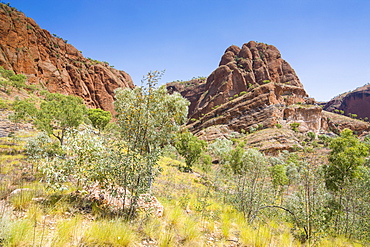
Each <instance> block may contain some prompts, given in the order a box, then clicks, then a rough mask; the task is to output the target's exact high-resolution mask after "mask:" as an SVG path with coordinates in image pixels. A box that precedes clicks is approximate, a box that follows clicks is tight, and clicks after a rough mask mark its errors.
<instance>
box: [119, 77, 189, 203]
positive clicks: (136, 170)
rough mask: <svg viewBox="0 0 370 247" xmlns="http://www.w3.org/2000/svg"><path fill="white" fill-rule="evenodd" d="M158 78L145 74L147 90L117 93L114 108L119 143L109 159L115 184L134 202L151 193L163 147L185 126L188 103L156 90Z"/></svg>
mask: <svg viewBox="0 0 370 247" xmlns="http://www.w3.org/2000/svg"><path fill="white" fill-rule="evenodd" d="M161 75H162V73H160V72H157V71H155V72H150V73H148V75H147V77H146V79H145V80H146V81H147V87H146V88H143V87H136V88H134V89H133V90H131V89H124V90H122V89H118V90H116V101H115V102H114V105H115V110H116V112H117V113H118V114H117V116H116V117H117V120H118V122H117V123H118V126H119V132H120V137H121V138H120V139H121V140H122V141H118V142H117V143H116V146H115V149H114V150H115V151H114V155H112V159H113V161H112V162H113V164H115V168H114V169H115V172H116V175H115V177H116V180H115V183H117V184H118V185H120V186H122V187H125V188H129V189H130V192H131V194H132V196H134V199H136V198H137V197H138V195H139V194H141V193H146V192H147V191H148V190H149V189H150V187H151V185H152V180H153V179H154V176H155V168H156V165H157V161H158V159H159V156H160V155H161V153H162V147H164V146H165V145H167V144H169V143H171V141H172V140H173V138H174V136H175V132H177V131H178V130H179V126H180V125H181V124H184V123H185V122H186V116H187V111H188V110H187V107H188V105H189V102H188V101H187V100H186V99H184V98H183V97H182V96H181V95H180V94H179V93H173V94H171V95H170V94H168V93H167V90H166V88H165V87H164V86H161V87H159V88H156V87H155V85H156V83H157V81H158V80H159V79H160V78H161ZM135 197H136V198H135Z"/></svg>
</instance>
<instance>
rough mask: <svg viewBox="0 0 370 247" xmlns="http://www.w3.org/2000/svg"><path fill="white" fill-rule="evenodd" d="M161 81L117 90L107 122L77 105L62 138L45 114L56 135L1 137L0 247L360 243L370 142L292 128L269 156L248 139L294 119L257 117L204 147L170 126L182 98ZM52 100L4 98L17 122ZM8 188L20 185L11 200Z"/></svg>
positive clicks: (365, 235)
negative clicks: (284, 146) (158, 207)
mask: <svg viewBox="0 0 370 247" xmlns="http://www.w3.org/2000/svg"><path fill="white" fill-rule="evenodd" d="M159 77H160V73H158V72H155V73H152V74H148V77H147V80H148V81H149V84H148V87H147V88H136V89H134V90H118V91H117V94H116V99H117V100H116V103H115V106H116V112H117V113H118V115H117V116H116V119H117V123H114V122H112V123H109V124H108V122H109V120H108V119H110V116H108V114H106V113H105V112H104V111H101V110H91V111H90V114H87V112H88V111H82V112H84V113H83V114H82V115H83V116H82V120H83V121H79V120H78V121H77V122H78V123H79V124H77V125H70V127H69V128H68V131H66V132H65V134H64V136H63V142H60V140H59V138H58V137H56V136H55V135H57V134H58V133H61V129H60V128H61V127H60V126H62V125H59V124H58V121H59V120H58V119H59V118H56V119H54V120H53V121H51V123H52V127H53V128H54V129H53V132H47V130H48V129H50V128H47V129H42V128H39V130H40V131H41V132H40V133H39V134H36V133H34V134H32V135H33V136H32V137H31V138H30V137H27V138H26V137H21V136H19V133H18V132H17V133H15V136H14V137H12V138H8V139H5V138H0V152H1V154H2V156H1V160H0V161H1V170H0V172H1V175H2V176H1V177H0V179H1V186H0V192H1V193H0V195H1V197H2V198H8V202H10V204H9V205H11V206H12V207H13V208H9V207H8V206H7V205H3V204H1V203H0V209H1V210H2V211H1V212H2V214H1V215H0V234H1V239H2V244H3V245H4V246H22V245H23V246H30V245H34V246H106V245H109V246H136V245H143V246H148V245H149V246H190V245H194V246H197V245H209V246H217V245H219V246H229V245H230V244H231V243H232V244H235V245H241V246H332V245H333V244H332V243H334V244H335V245H339V246H340V245H342V246H356V244H357V243H363V244H365V245H366V244H367V242H368V241H369V239H370V236H369V232H370V228H369V227H370V226H369V224H368V222H370V219H369V215H370V212H369V208H370V205H369V201H368V200H364V199H366V198H369V194H368V193H369V183H368V181H369V179H370V172H369V167H368V160H366V158H367V157H368V156H369V151H368V142H369V138H368V137H366V138H365V140H364V142H361V141H360V140H359V139H358V138H357V137H356V136H354V135H353V133H352V132H350V131H348V130H345V131H343V132H342V133H341V136H339V137H336V138H332V137H329V136H327V135H319V136H318V138H316V134H315V133H313V132H308V133H307V134H303V133H299V132H293V131H290V130H288V132H289V133H291V134H292V135H294V136H296V137H297V140H299V143H297V146H298V144H299V145H302V146H303V148H299V149H298V148H297V149H296V150H295V151H294V150H293V151H291V152H288V151H282V152H280V154H277V155H276V156H275V157H270V156H268V155H266V154H264V153H262V152H260V151H258V150H256V149H253V148H250V147H249V146H247V144H246V140H247V139H248V138H249V137H250V136H253V135H256V136H258V135H259V133H261V134H262V133H263V132H265V131H268V130H274V131H279V133H280V132H283V131H287V128H289V127H290V128H291V129H293V130H294V128H298V127H299V123H295V125H294V126H292V125H290V126H289V125H288V127H286V126H282V125H278V124H276V125H275V126H276V128H271V129H268V128H266V127H265V126H263V125H262V124H259V125H258V124H256V125H254V126H253V127H251V128H250V129H249V130H248V132H254V131H257V130H259V132H257V133H255V134H249V135H230V136H231V137H232V140H228V139H223V140H221V139H216V140H215V141H213V142H210V143H209V145H208V149H206V142H205V141H200V140H199V139H198V138H197V137H195V136H194V135H193V134H191V133H190V132H181V133H179V132H178V130H179V125H180V124H181V123H184V122H185V120H186V118H185V116H186V106H187V105H188V103H187V102H186V101H184V100H183V99H182V98H181V97H180V96H179V95H178V94H173V95H171V96H170V95H168V94H167V93H166V90H165V88H164V87H160V88H157V87H155V83H156V81H157V80H158V79H159ZM240 95H241V93H240V94H239V96H240ZM50 97H51V98H48V96H46V98H45V99H38V100H34V99H33V100H31V99H28V100H22V101H21V100H16V101H15V102H13V103H12V104H10V103H9V102H8V101H5V100H4V101H3V102H4V103H3V104H4V105H5V106H6V107H9V106H12V107H13V109H14V110H15V113H16V114H14V115H13V120H14V121H18V122H20V121H31V122H32V121H33V122H34V123H35V124H36V121H41V120H37V118H38V117H40V116H39V115H38V114H35V112H38V111H41V110H42V109H44V108H43V107H42V105H43V104H47V103H48V102H54V103H53V106H56V105H58V99H61V98H63V96H61V98H60V97H59V96H58V95H54V96H50ZM63 99H64V98H63ZM71 101H72V102H73V103H72V104H75V105H80V102H79V101H78V100H76V101H73V100H71ZM67 105H68V104H67ZM44 107H45V106H44ZM17 108H22V109H23V111H21V110H19V109H18V110H17ZM49 108H50V109H53V108H52V107H51V106H50V107H49ZM49 108H47V109H49ZM45 109H46V108H45ZM95 113H96V116H95V115H94V114H95ZM17 114H18V115H17ZM59 115H63V114H61V113H60V114H59ZM73 115H78V114H73ZM89 115H90V116H89ZM50 116H53V115H50ZM72 117H74V116H70V115H67V116H65V118H67V119H70V120H71V119H72ZM89 117H90V120H89V121H86V118H89ZM40 118H41V117H40ZM52 118H54V117H52ZM84 122H85V123H84ZM88 124H92V125H94V127H95V128H97V129H98V130H99V132H100V133H97V131H94V130H93V128H92V127H91V126H88ZM297 124H298V125H297ZM36 126H37V125H36ZM45 126H46V125H45ZM58 126H59V127H58ZM240 132H242V133H243V132H244V133H245V134H246V133H247V130H244V129H240ZM53 133H55V134H53ZM176 135H177V138H174V137H175V136H176ZM231 137H229V138H231ZM303 142H305V145H303V144H304V143H303ZM61 144H63V145H61ZM171 144H172V145H174V146H175V147H176V148H177V149H176V148H174V146H171ZM164 147H165V149H166V150H165V151H164V150H163V148H164ZM329 149H330V155H329V156H328V155H327V154H328V152H329V151H328V150H329ZM325 152H326V153H325ZM326 156H328V157H329V159H328V160H327V159H326ZM183 158H184V161H183ZM212 161H213V163H212ZM179 167H183V169H182V170H185V171H187V172H182V171H181V170H179V169H178V168H179ZM97 183H98V184H99V185H100V186H101V189H103V190H104V192H105V193H109V194H110V195H112V197H113V198H116V199H119V200H122V201H125V200H126V198H127V199H130V200H131V202H133V204H131V205H121V207H119V208H118V209H117V208H115V207H114V206H112V205H111V204H108V205H107V204H106V203H107V202H105V199H104V200H98V199H95V200H91V199H90V198H89V197H88V195H89V193H90V192H89V188H91V187H92V186H94V185H96V184H97ZM119 188H124V189H123V190H120V189H119ZM15 189H21V190H20V192H18V193H14V194H13V195H12V196H9V195H10V193H11V192H12V191H14V190H15ZM143 193H150V194H151V195H154V196H156V198H157V199H158V201H159V202H161V203H162V205H163V207H164V213H163V216H162V217H160V218H159V217H156V216H155V213H154V211H153V209H151V210H146V209H145V210H144V209H142V208H140V207H139V206H138V200H139V197H140V195H142V194H143ZM13 210H14V211H13ZM10 218H12V220H9V219H10ZM108 228H109V229H111V230H110V231H106V230H104V229H108Z"/></svg>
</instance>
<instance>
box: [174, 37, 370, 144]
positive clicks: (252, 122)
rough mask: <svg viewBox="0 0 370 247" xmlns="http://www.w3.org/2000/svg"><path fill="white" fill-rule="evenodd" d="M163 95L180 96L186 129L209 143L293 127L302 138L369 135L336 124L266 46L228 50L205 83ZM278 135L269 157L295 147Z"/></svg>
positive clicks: (344, 120)
mask: <svg viewBox="0 0 370 247" xmlns="http://www.w3.org/2000/svg"><path fill="white" fill-rule="evenodd" d="M167 89H168V91H169V92H170V93H171V92H174V91H178V92H180V93H181V94H182V95H183V96H184V97H185V98H187V99H188V100H189V101H190V102H191V105H190V108H189V119H190V120H189V122H188V127H189V129H190V130H191V131H192V132H193V133H196V134H197V135H198V136H201V137H202V138H203V139H206V140H209V141H210V140H214V139H216V138H219V137H222V136H230V135H231V134H232V133H235V132H239V133H246V132H251V133H252V132H254V131H256V130H261V129H265V128H281V127H283V129H284V128H285V129H286V130H291V124H295V125H298V127H297V129H296V131H297V132H301V133H307V132H309V131H312V132H315V133H324V132H327V131H332V132H336V133H338V132H339V131H341V130H342V129H344V128H351V129H352V130H354V131H356V133H358V134H361V133H363V132H364V131H367V130H368V129H369V125H368V124H367V123H364V122H362V121H358V120H353V119H350V118H348V117H345V116H340V118H337V117H336V116H332V115H330V114H328V112H326V111H323V110H322V108H321V107H320V106H319V105H318V104H316V103H315V100H314V99H312V98H309V97H308V95H307V93H306V91H305V90H304V88H303V85H302V84H301V82H300V81H299V78H298V76H297V75H296V73H295V72H294V70H293V69H292V67H291V66H290V65H289V64H288V62H286V61H285V60H283V59H282V58H281V54H280V52H279V51H278V49H277V48H276V47H274V46H272V45H267V44H264V43H256V42H253V41H251V42H249V43H246V44H244V45H243V46H242V48H239V47H237V46H235V45H233V46H230V47H229V48H227V49H226V51H225V54H224V55H223V56H222V58H221V62H220V64H219V67H218V68H217V69H216V70H215V71H213V72H212V73H211V74H210V75H209V76H208V78H207V79H201V78H200V79H193V80H191V81H188V82H172V83H169V84H167ZM369 109H370V108H369ZM278 132H279V134H278V136H279V138H278V141H277V142H279V144H276V145H272V146H268V147H266V150H267V151H268V149H269V150H270V151H271V150H273V151H274V150H278V149H289V148H291V146H292V145H293V144H292V143H294V142H291V143H290V142H289V140H291V139H292V138H291V133H290V132H289V133H288V132H287V131H278ZM269 133H270V132H269ZM271 133H272V132H271ZM281 133H288V134H287V135H281ZM269 138H275V137H274V136H270V137H269ZM275 139H276V138H275ZM293 139H294V138H293ZM264 149H265V148H264Z"/></svg>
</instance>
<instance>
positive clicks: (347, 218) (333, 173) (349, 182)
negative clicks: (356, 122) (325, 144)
mask: <svg viewBox="0 0 370 247" xmlns="http://www.w3.org/2000/svg"><path fill="white" fill-rule="evenodd" d="M329 147H330V148H331V152H330V155H329V162H330V163H329V164H328V165H324V167H323V174H324V180H325V185H326V188H327V189H328V191H329V192H331V194H330V195H331V199H330V201H329V202H330V207H329V214H328V215H329V216H330V219H331V220H332V222H333V228H332V231H333V233H334V234H344V235H346V236H351V235H352V234H356V235H357V236H359V235H361V234H363V229H367V230H365V231H368V230H369V229H370V227H369V224H367V223H365V222H363V220H362V219H365V221H368V220H369V217H368V213H369V208H370V204H369V200H366V199H365V201H366V202H365V203H364V198H369V193H368V191H369V183H368V182H365V183H364V179H368V178H369V168H368V167H366V166H363V164H364V163H365V157H367V156H368V155H369V147H368V146H367V145H366V144H365V143H362V142H360V141H359V140H358V138H357V137H356V136H354V135H353V133H352V131H351V130H349V129H344V130H343V131H342V132H341V134H340V136H339V137H337V138H335V139H333V140H332V141H331V142H330V144H329ZM355 205H356V206H355ZM356 226H357V227H356ZM358 227H360V229H358ZM359 230H360V231H359Z"/></svg>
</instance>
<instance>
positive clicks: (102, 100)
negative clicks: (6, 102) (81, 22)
mask: <svg viewBox="0 0 370 247" xmlns="http://www.w3.org/2000/svg"><path fill="white" fill-rule="evenodd" d="M0 66H3V67H4V68H5V69H9V70H13V71H14V72H16V73H24V74H25V75H27V77H28V83H30V84H36V85H37V84H41V85H42V86H43V87H45V88H47V89H48V90H49V91H50V92H59V93H63V94H73V95H77V96H80V97H82V98H83V99H84V101H85V103H86V104H87V105H89V106H90V107H100V108H102V109H104V110H109V111H112V110H113V104H112V102H113V91H114V90H115V89H116V88H119V87H123V88H125V87H133V86H134V85H133V83H132V79H131V77H130V76H129V75H128V74H127V73H125V72H124V71H119V70H116V69H113V68H112V67H110V66H109V65H108V64H107V63H104V62H99V61H95V60H91V59H87V58H85V57H84V56H83V55H82V53H81V52H80V51H78V50H77V49H76V48H75V47H73V46H72V45H70V44H68V43H67V41H66V40H63V39H61V38H58V37H56V35H51V34H50V33H49V32H48V31H46V30H44V29H41V28H40V27H39V26H38V25H37V24H36V22H35V21H34V20H33V19H31V18H29V17H26V16H25V15H24V14H23V13H21V12H19V11H17V10H15V9H14V8H11V7H9V6H7V5H5V4H0Z"/></svg>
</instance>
